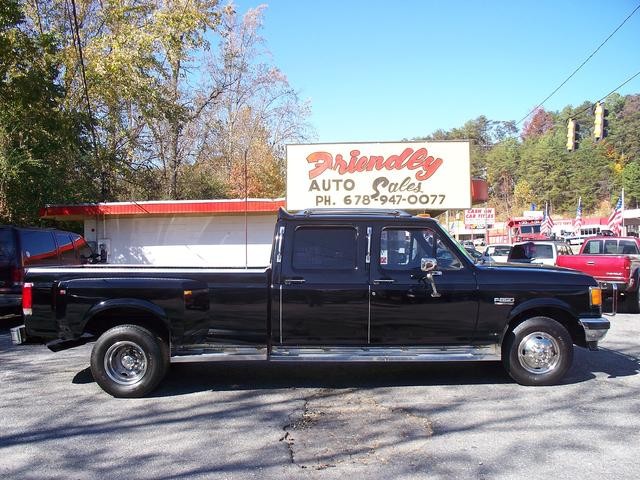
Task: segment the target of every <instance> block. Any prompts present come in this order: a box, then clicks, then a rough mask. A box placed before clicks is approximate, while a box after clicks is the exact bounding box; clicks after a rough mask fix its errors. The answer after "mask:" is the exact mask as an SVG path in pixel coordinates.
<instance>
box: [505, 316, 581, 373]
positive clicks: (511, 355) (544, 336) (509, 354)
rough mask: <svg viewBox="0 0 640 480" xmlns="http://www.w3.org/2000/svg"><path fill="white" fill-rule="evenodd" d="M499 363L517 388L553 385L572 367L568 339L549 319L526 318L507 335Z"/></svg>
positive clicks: (561, 327) (563, 329)
mask: <svg viewBox="0 0 640 480" xmlns="http://www.w3.org/2000/svg"><path fill="white" fill-rule="evenodd" d="M502 359H503V364H504V367H505V369H506V370H507V372H508V373H509V375H510V376H511V378H513V379H514V380H515V381H516V382H518V383H519V384H520V385H555V384H557V383H559V382H560V380H561V379H562V377H564V375H565V373H566V372H567V370H568V369H569V367H571V364H572V363H573V342H572V340H571V335H569V332H568V331H567V329H566V328H565V327H564V326H563V325H561V324H560V323H558V322H557V321H555V320H553V319H552V318H549V317H533V318H530V319H528V320H525V321H524V322H522V323H520V324H518V325H517V326H516V327H515V328H514V329H513V330H512V331H511V332H509V334H508V337H507V339H506V341H505V343H504V349H503V352H502Z"/></svg>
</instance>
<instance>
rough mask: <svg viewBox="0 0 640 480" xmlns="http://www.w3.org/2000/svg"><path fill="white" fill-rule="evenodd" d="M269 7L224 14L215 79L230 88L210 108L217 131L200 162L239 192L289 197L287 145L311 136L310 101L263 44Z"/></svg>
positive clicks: (210, 136)
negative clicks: (304, 99) (212, 167)
mask: <svg viewBox="0 0 640 480" xmlns="http://www.w3.org/2000/svg"><path fill="white" fill-rule="evenodd" d="M263 10H264V7H258V8H256V9H250V10H249V11H248V12H247V13H246V14H245V15H244V16H243V17H242V18H239V17H238V15H237V14H236V12H234V11H231V10H226V11H225V12H224V14H223V17H222V25H221V31H220V37H221V39H220V46H219V50H218V54H217V55H216V56H215V57H214V58H213V59H212V62H211V63H210V65H209V71H210V78H211V79H212V81H213V82H215V83H216V84H218V85H228V86H229V88H225V89H224V90H223V91H221V95H220V97H219V99H218V101H217V102H216V103H215V105H212V108H210V109H207V110H206V111H205V120H204V121H205V122H206V124H207V125H209V126H211V127H212V130H211V131H210V132H209V133H208V135H207V137H206V138H207V140H208V142H207V143H206V144H203V145H202V147H203V148H202V149H201V150H200V151H199V154H198V155H197V157H196V162H206V163H211V164H214V165H216V166H217V168H216V170H217V171H218V172H219V175H221V176H222V178H221V179H222V180H223V181H226V182H228V184H229V186H230V191H231V192H232V193H233V194H234V195H236V196H244V195H245V194H248V195H249V196H252V195H258V196H281V195H283V194H284V160H285V159H284V156H285V145H286V143H291V142H299V141H305V140H307V139H308V138H309V137H310V136H311V129H310V127H309V125H308V124H307V117H308V115H309V105H308V104H307V103H304V102H302V101H301V100H300V98H299V96H298V94H297V92H296V91H295V90H294V89H293V88H292V87H291V86H290V85H289V82H288V80H287V77H286V76H285V75H284V74H283V73H282V72H281V71H280V70H279V69H278V68H276V67H275V66H273V65H272V64H271V63H270V56H269V52H268V51H267V50H266V49H265V48H264V47H263V45H264V40H263V39H262V37H261V36H260V29H261V28H262V19H263ZM245 163H246V164H247V165H248V167H247V169H246V171H247V174H248V175H249V178H248V179H247V178H245V176H244V172H245V167H244V166H245ZM245 182H246V185H247V188H245Z"/></svg>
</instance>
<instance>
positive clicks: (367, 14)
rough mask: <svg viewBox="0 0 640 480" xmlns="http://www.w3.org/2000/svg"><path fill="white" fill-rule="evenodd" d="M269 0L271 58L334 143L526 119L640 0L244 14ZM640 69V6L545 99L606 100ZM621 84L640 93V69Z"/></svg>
mask: <svg viewBox="0 0 640 480" xmlns="http://www.w3.org/2000/svg"><path fill="white" fill-rule="evenodd" d="M261 3H266V5H267V8H266V10H265V12H264V28H263V31H262V34H263V37H264V38H265V41H266V47H267V48H268V49H269V50H270V51H271V54H272V56H273V62H274V64H275V65H276V66H277V67H278V68H279V69H280V70H281V71H282V72H283V73H284V74H285V75H286V76H287V78H288V79H289V83H290V85H291V86H292V87H293V88H294V89H296V90H297V91H298V92H299V94H300V96H301V98H302V99H305V100H309V101H310V103H311V108H312V115H311V118H310V123H311V125H312V126H313V128H314V129H315V132H316V136H315V138H314V139H313V140H314V141H315V142H321V143H324V142H327V143H328V142H378V141H397V140H402V139H411V138H415V137H420V136H425V135H428V134H430V133H432V132H433V131H435V130H437V129H444V130H449V129H451V128H454V127H460V126H462V125H463V124H464V123H465V122H466V121H468V120H471V119H474V118H477V117H478V116H480V115H485V116H486V117H487V118H489V119H491V120H514V121H519V120H520V119H522V118H523V117H524V116H525V115H526V114H527V113H528V112H529V111H531V110H532V109H533V108H534V107H535V106H536V105H538V104H539V103H540V102H541V101H542V100H544V98H545V97H547V95H549V94H550V93H551V92H552V91H553V90H554V89H555V88H556V87H558V86H559V85H560V84H561V83H562V82H563V81H564V80H565V79H566V78H567V77H568V76H569V75H570V74H571V73H572V72H573V71H574V70H575V69H576V68H577V67H578V66H579V65H580V64H581V63H582V62H583V61H584V60H585V59H586V58H587V57H588V56H589V55H591V53H593V51H594V50H595V49H596V48H597V47H598V46H599V45H600V44H601V43H602V42H603V41H604V40H605V39H606V38H607V37H608V36H609V35H610V34H611V33H612V32H613V31H614V30H615V29H616V27H618V25H620V23H621V22H622V21H623V20H624V19H625V18H626V17H627V16H628V15H629V14H630V13H631V12H632V11H633V10H634V9H635V8H636V7H637V6H638V5H639V4H640V0H612V1H609V2H605V1H602V0H600V1H593V0H583V1H564V0H555V1H550V0H538V1H533V0H529V1H514V0H511V1H487V2H479V1H470V0H469V1H460V0H451V1H439V2H437V1H430V0H424V1H420V0H405V1H400V0H397V1H394V2H391V1H378V0H342V1H335V0H316V1H311V0H309V1H307V0H271V1H268V2H260V3H259V2H252V1H248V0H236V1H235V4H236V6H237V11H238V12H239V13H241V14H242V13H244V12H246V10H247V9H248V8H252V7H256V6H258V5H260V4H261ZM639 71H640V10H638V11H637V12H636V13H635V14H634V15H633V16H632V17H631V18H630V19H629V20H627V22H626V23H625V24H624V26H622V28H621V29H620V30H618V32H617V33H616V34H615V35H614V36H613V37H611V39H610V40H609V41H608V42H607V43H606V44H605V45H604V46H603V47H602V48H601V49H600V50H599V51H598V53H596V54H595V55H594V57H593V58H591V59H590V60H589V61H588V62H587V63H586V65H585V66H584V67H582V69H581V70H580V71H579V72H578V73H577V74H576V75H575V76H574V77H573V78H572V79H571V80H569V82H567V84H566V85H565V86H564V87H562V88H561V89H560V90H559V91H558V92H557V93H556V94H555V95H554V96H553V97H552V98H551V99H549V100H548V101H547V102H546V103H545V105H544V107H545V108H546V109H547V110H552V111H554V110H561V109H562V108H564V107H565V106H567V105H573V106H576V105H579V104H581V103H582V102H584V101H585V100H589V101H596V100H599V99H600V98H602V97H604V96H605V95H607V94H608V93H609V92H611V91H612V90H614V89H615V88H616V87H617V86H618V85H620V84H622V83H623V82H624V81H625V80H627V79H628V78H630V77H631V76H633V75H634V74H636V73H637V72H639ZM618 92H619V93H621V94H623V95H625V94H630V93H640V75H639V76H638V77H636V78H635V79H634V80H632V81H631V82H629V83H628V84H627V85H626V86H624V87H623V88H621V89H620V90H618ZM518 126H519V127H520V128H521V127H522V123H520V124H519V125H518Z"/></svg>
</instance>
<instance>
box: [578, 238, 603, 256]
mask: <svg viewBox="0 0 640 480" xmlns="http://www.w3.org/2000/svg"><path fill="white" fill-rule="evenodd" d="M583 252H584V253H589V254H595V255H598V254H601V253H602V240H589V241H588V242H587V245H586V246H585V247H584V250H583Z"/></svg>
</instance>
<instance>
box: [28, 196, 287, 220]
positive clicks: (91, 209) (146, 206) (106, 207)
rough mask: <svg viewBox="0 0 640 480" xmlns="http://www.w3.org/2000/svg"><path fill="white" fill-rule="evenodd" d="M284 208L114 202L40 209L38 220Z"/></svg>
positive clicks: (266, 203)
mask: <svg viewBox="0 0 640 480" xmlns="http://www.w3.org/2000/svg"><path fill="white" fill-rule="evenodd" d="M284 206H285V201H284V199H277V200H248V201H245V200H207V201H188V200H186V201H175V202H113V203H96V204H83V205H49V206H46V207H45V208H42V209H40V217H44V218H48V217H67V216H87V217H92V216H96V215H106V216H109V215H172V214H190V213H191V214H197V213H204V214H206V213H243V212H245V210H246V211H247V212H249V213H260V212H277V211H278V209H279V208H280V207H284Z"/></svg>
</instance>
